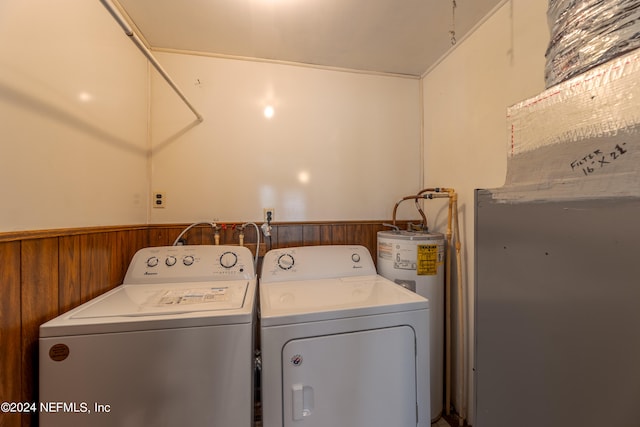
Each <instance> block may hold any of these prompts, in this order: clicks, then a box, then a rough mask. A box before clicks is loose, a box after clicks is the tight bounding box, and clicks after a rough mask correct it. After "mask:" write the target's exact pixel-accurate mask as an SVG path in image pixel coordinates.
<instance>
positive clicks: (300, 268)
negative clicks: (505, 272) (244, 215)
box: [260, 245, 377, 283]
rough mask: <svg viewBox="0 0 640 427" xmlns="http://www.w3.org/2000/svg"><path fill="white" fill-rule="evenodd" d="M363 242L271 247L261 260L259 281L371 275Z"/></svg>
mask: <svg viewBox="0 0 640 427" xmlns="http://www.w3.org/2000/svg"><path fill="white" fill-rule="evenodd" d="M375 274H377V273H376V268H375V265H374V264H373V259H372V258H371V253H370V252H369V250H368V249H367V248H365V247H364V246H357V245H327V246H301V247H295V248H284V249H274V250H271V251H269V252H267V253H266V254H265V256H264V260H263V263H262V272H261V276H260V282H261V283H269V282H284V281H292V280H313V279H328V278H336V277H350V276H368V275H375Z"/></svg>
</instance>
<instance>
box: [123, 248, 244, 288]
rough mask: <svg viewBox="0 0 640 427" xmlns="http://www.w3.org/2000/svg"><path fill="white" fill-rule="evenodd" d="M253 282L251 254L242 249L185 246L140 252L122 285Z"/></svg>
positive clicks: (136, 255) (148, 249) (149, 249)
mask: <svg viewBox="0 0 640 427" xmlns="http://www.w3.org/2000/svg"><path fill="white" fill-rule="evenodd" d="M253 278H255V269H254V266H253V254H252V253H251V251H249V249H247V248H245V247H243V246H227V245H220V246H214V245H186V246H158V247H151V248H143V249H140V250H139V251H138V252H136V254H135V255H134V256H133V259H132V260H131V264H130V265H129V269H128V270H127V274H126V276H125V278H124V281H123V283H124V284H135V283H175V282H194V281H215V280H239V279H253Z"/></svg>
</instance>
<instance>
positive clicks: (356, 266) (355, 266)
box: [353, 265, 362, 268]
mask: <svg viewBox="0 0 640 427" xmlns="http://www.w3.org/2000/svg"><path fill="white" fill-rule="evenodd" d="M353 268H362V266H361V265H354V266H353Z"/></svg>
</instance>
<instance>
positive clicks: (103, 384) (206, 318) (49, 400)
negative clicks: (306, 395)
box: [39, 245, 256, 427]
mask: <svg viewBox="0 0 640 427" xmlns="http://www.w3.org/2000/svg"><path fill="white" fill-rule="evenodd" d="M255 297H256V274H255V268H254V266H253V259H252V254H251V252H250V251H249V250H248V249H247V248H244V247H241V246H209V245H198V246H164V247H152V248H144V249H141V250H140V251H138V252H137V253H136V254H135V255H134V257H133V259H132V261H131V264H130V265H129V268H128V270H127V273H126V276H125V279H124V281H123V284H122V285H120V286H118V287H116V288H114V289H112V290H111V291H109V292H107V293H105V294H103V295H101V296H99V297H97V298H95V299H93V300H91V301H88V302H87V303H85V304H82V305H80V306H79V307H76V308H75V309H73V310H71V311H69V312H67V313H65V314H63V315H61V316H59V317H56V318H55V319H53V320H51V321H49V322H46V323H44V324H43V325H41V326H40V340H39V344H40V348H39V364H40V376H39V398H40V402H41V403H40V416H39V421H40V426H41V427H57V426H60V427H62V426H65V427H69V426H89V425H90V426H101V427H102V426H103V427H107V426H109V427H112V426H119V427H125V426H131V427H134V426H135V427H140V426H145V427H164V426H166V427H169V426H171V427H175V426H179V425H185V426H189V427H195V426H202V427H204V426H208V427H211V426H216V427H229V426H234V427H236V426H238V427H250V426H252V425H253V378H254V374H253V360H254V348H253V347H254V344H253V343H254V335H255V334H254V328H255V326H256V322H255V320H254V318H255V316H256V310H255V307H256V303H255V300H256V299H255Z"/></svg>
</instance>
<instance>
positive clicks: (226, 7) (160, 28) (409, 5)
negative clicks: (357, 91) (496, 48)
mask: <svg viewBox="0 0 640 427" xmlns="http://www.w3.org/2000/svg"><path fill="white" fill-rule="evenodd" d="M117 1H118V3H119V4H120V6H121V8H122V10H123V11H124V12H125V14H126V15H127V16H128V17H129V18H130V20H131V21H132V22H133V25H134V26H135V27H137V29H138V31H139V35H140V36H141V37H142V38H143V39H144V40H145V41H146V42H147V43H148V44H149V46H150V47H151V49H165V50H166V49H170V50H179V51H191V52H200V53H205V54H210V55H220V56H232V57H243V58H256V59H265V60H275V61H286V62H294V63H303V64H313V65H320V66H325V67H338V68H345V69H353V70H362V71H369V72H382V73H394V74H406V75H412V76H420V75H422V74H423V73H424V72H425V71H427V70H428V69H429V67H430V66H432V65H433V64H435V63H436V62H437V61H438V60H439V59H440V58H441V57H442V56H443V55H445V54H446V53H447V52H448V51H449V50H450V49H451V48H452V42H451V34H450V31H451V30H452V29H453V28H455V35H456V39H457V40H458V41H459V40H461V39H462V38H463V37H464V36H465V34H467V33H468V32H469V31H470V30H473V29H474V27H475V26H476V25H477V24H478V23H479V22H480V21H482V19H483V18H484V17H486V16H487V15H488V14H489V13H490V12H491V11H492V10H493V9H494V8H495V7H496V6H497V5H498V4H500V3H503V2H504V1H505V0H455V4H456V7H455V14H454V13H453V10H454V8H453V4H454V1H453V0H117ZM454 16H455V19H454Z"/></svg>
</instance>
